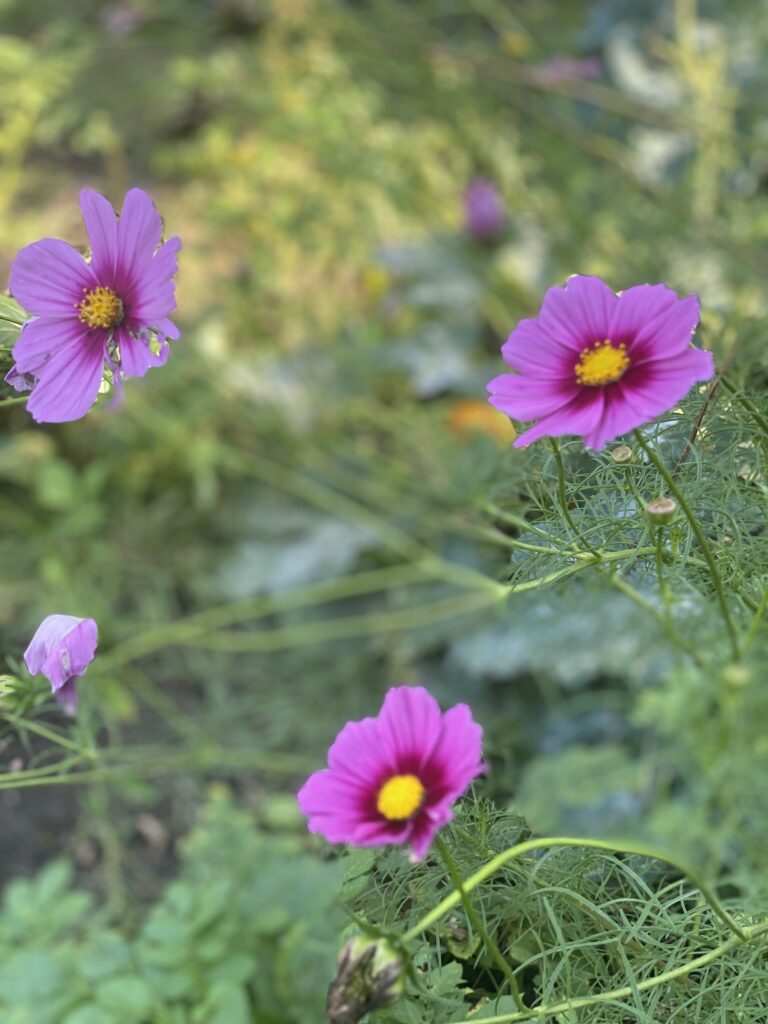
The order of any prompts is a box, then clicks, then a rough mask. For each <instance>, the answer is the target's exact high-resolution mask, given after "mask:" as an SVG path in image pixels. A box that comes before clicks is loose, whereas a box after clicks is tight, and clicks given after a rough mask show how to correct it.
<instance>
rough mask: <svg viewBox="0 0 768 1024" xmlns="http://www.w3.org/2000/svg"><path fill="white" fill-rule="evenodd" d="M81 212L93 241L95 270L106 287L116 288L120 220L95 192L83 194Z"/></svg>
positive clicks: (93, 265) (92, 250)
mask: <svg viewBox="0 0 768 1024" xmlns="http://www.w3.org/2000/svg"><path fill="white" fill-rule="evenodd" d="M80 210H81V212H82V214H83V220H84V221H85V228H86V231H87V232H88V237H89V238H90V240H91V267H92V269H93V272H94V274H95V275H96V277H97V278H98V279H99V283H100V284H102V285H105V286H106V287H113V286H114V284H115V273H116V270H117V262H118V248H117V216H116V214H115V211H114V210H113V209H112V204H111V203H110V202H109V200H108V199H105V198H104V196H102V195H100V194H99V193H98V192H94V190H93V189H91V188H84V189H83V190H82V192H81V193H80Z"/></svg>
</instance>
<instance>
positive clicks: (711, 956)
mask: <svg viewBox="0 0 768 1024" xmlns="http://www.w3.org/2000/svg"><path fill="white" fill-rule="evenodd" d="M765 932H768V921H763V922H761V923H760V924H757V925H754V926H753V927H751V928H747V929H746V930H745V931H744V933H743V938H739V937H738V936H734V937H733V938H732V939H728V940H727V941H726V942H723V943H721V944H720V945H719V946H716V947H715V948H714V949H712V950H710V951H709V953H704V954H703V955H702V956H697V957H696V959H695V960H689V961H688V963H687V964H682V965H681V966H680V967H675V968H674V969H673V970H671V971H664V972H663V973H662V974H657V975H655V977H653V978H644V979H643V980H642V981H638V982H635V983H634V984H633V985H625V986H623V987H622V988H614V989H611V990H610V991H608V992H598V993H597V995H594V996H582V997H581V998H580V999H565V1000H563V1001H562V1002H560V1003H550V1004H549V1005H548V1006H537V1007H536V1008H535V1009H532V1010H525V1011H524V1012H520V1013H503V1014H501V1015H500V1016H498V1017H484V1018H483V1020H484V1021H485V1024H517V1022H519V1021H529V1020H539V1019H541V1018H542V1017H550V1018H553V1019H555V1018H556V1017H557V1015H558V1014H561V1013H569V1012H570V1011H572V1010H580V1009H584V1008H585V1007H590V1006H595V1005H596V1004H597V1003H611V1002H614V1001H615V1000H617V999H629V998H631V997H632V996H633V995H635V993H636V992H647V991H648V990H649V989H652V988H658V986H659V985H665V984H666V983H667V982H668V981H675V980H676V979H677V978H684V977H685V976H686V975H687V974H692V973H693V972H694V971H698V970H699V969H700V968H702V967H706V965H707V964H710V963H712V961H713V960H717V959H718V958H719V957H721V956H724V955H725V954H726V953H729V952H730V951H731V950H732V949H735V948H736V947H737V946H739V945H741V943H742V942H751V941H752V940H753V939H756V938H758V937H759V936H760V935H763V934H764V933H765ZM456 1024H474V1021H472V1020H462V1021H457V1022H456Z"/></svg>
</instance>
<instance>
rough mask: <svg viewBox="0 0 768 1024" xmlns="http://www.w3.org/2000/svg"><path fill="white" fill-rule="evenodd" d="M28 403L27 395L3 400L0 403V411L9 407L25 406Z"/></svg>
mask: <svg viewBox="0 0 768 1024" xmlns="http://www.w3.org/2000/svg"><path fill="white" fill-rule="evenodd" d="M28 401H29V395H20V396H19V397H18V398H3V399H2V401H0V409H5V408H6V406H9V405H25V404H26V403H27V402H28Z"/></svg>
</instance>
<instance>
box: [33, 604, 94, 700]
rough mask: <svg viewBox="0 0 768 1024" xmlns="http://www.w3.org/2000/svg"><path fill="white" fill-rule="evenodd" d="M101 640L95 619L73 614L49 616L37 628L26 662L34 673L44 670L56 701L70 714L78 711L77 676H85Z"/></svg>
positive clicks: (43, 673) (42, 672) (43, 672)
mask: <svg viewBox="0 0 768 1024" xmlns="http://www.w3.org/2000/svg"><path fill="white" fill-rule="evenodd" d="M97 643H98V628H97V626H96V623H95V622H94V621H93V619H78V618H75V616H74V615H49V616H48V618H47V619H43V621H42V622H41V623H40V625H39V626H38V627H37V632H36V633H35V635H34V636H33V637H32V639H31V641H30V643H29V647H28V648H27V649H26V651H25V652H24V662H25V664H26V666H27V668H28V669H29V671H30V672H31V673H32V675H37V674H38V673H41V674H42V675H44V676H46V677H47V679H48V681H49V683H50V684H51V690H52V691H53V693H54V695H55V697H56V701H57V702H58V703H59V704H61V706H62V708H63V709H64V711H65V712H66V713H67V714H68V715H74V714H75V712H76V711H77V704H78V696H77V685H76V683H75V679H77V678H78V676H81V675H83V673H84V672H85V670H86V668H88V666H89V665H90V663H91V662H92V661H93V656H94V654H95V652H96V644H97Z"/></svg>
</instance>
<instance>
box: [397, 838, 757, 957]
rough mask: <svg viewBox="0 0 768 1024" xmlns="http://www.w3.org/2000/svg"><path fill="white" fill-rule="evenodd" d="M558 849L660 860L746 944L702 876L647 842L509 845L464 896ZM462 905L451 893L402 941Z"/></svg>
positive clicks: (475, 877)
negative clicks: (511, 867)
mask: <svg viewBox="0 0 768 1024" xmlns="http://www.w3.org/2000/svg"><path fill="white" fill-rule="evenodd" d="M555 847H571V848H576V849H586V850H605V851H606V852H607V853H626V854H632V855H635V856H640V857H651V858H653V859H654V860H660V861H663V862H665V863H666V864H669V865H670V866H671V867H673V868H676V869H677V870H678V871H679V872H680V873H681V874H683V875H685V876H686V877H687V878H688V879H689V880H690V881H691V883H692V884H693V885H694V886H695V887H696V888H697V889H698V890H699V892H700V893H701V895H702V898H703V899H704V901H705V903H708V904H709V906H710V907H711V908H712V911H713V912H714V913H715V914H716V915H717V916H718V917H719V918H720V920H721V921H722V922H723V924H725V925H726V927H727V928H728V929H729V930H730V931H732V932H733V934H734V935H735V936H737V937H738V939H739V940H740V941H742V942H744V941H746V939H747V937H748V933H747V932H746V931H745V930H744V929H743V928H741V927H740V925H738V924H737V923H736V921H735V920H734V919H733V917H731V915H730V914H729V913H728V911H727V910H726V909H725V907H724V906H723V905H722V903H721V902H720V900H719V899H718V898H717V897H716V896H715V894H714V893H713V892H712V890H711V889H710V887H709V886H708V885H707V884H706V883H705V882H704V881H703V880H702V879H701V878H700V877H699V873H698V872H697V871H696V870H695V869H694V868H692V867H690V865H688V864H684V863H683V862H682V861H680V860H677V859H673V858H671V857H670V856H669V854H667V853H666V852H662V851H660V850H657V849H655V848H654V847H652V846H648V845H646V844H645V843H637V844H635V843H633V844H632V845H631V846H626V845H624V844H621V845H618V844H616V843H609V842H604V841H603V840H601V839H581V838H577V837H574V836H546V837H544V838H542V839H526V840H525V842H523V843H516V844H515V846H510V847H508V849H506V850H503V851H502V852H501V853H499V854H497V855H496V856H495V857H493V858H492V859H491V860H489V861H488V863H487V864H484V865H483V867H481V868H480V869H479V870H478V871H476V872H475V873H474V874H473V875H470V877H469V878H467V879H465V880H464V883H463V891H464V893H465V894H468V893H470V892H472V890H473V889H476V888H477V887H478V885H481V884H482V883H483V882H485V881H486V880H487V879H489V878H490V877H491V876H492V875H494V874H495V873H496V872H497V871H499V870H500V869H501V868H503V867H504V866H505V864H508V863H509V862H510V861H513V860H516V859H517V858H518V857H522V856H524V855H525V854H526V853H532V852H533V851H534V850H541V849H549V848H555ZM459 902H460V895H459V893H458V892H454V893H452V894H451V895H450V896H446V897H445V899H443V900H441V901H440V903H438V904H437V906H436V907H433V908H432V909H431V910H430V911H428V913H426V914H425V915H424V917H422V918H421V920H420V921H417V922H416V924H415V925H414V926H413V927H412V928H410V929H409V930H408V931H407V932H406V933H405V935H403V937H402V940H403V942H410V941H411V940H412V939H415V938H416V936H418V935H421V933H422V932H424V931H426V929H427V928H430V927H431V926H432V925H433V924H435V923H436V922H437V921H439V920H440V918H441V917H443V916H444V915H445V914H447V913H448V911H449V910H451V909H452V908H453V907H455V906H456V904H457V903H459Z"/></svg>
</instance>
